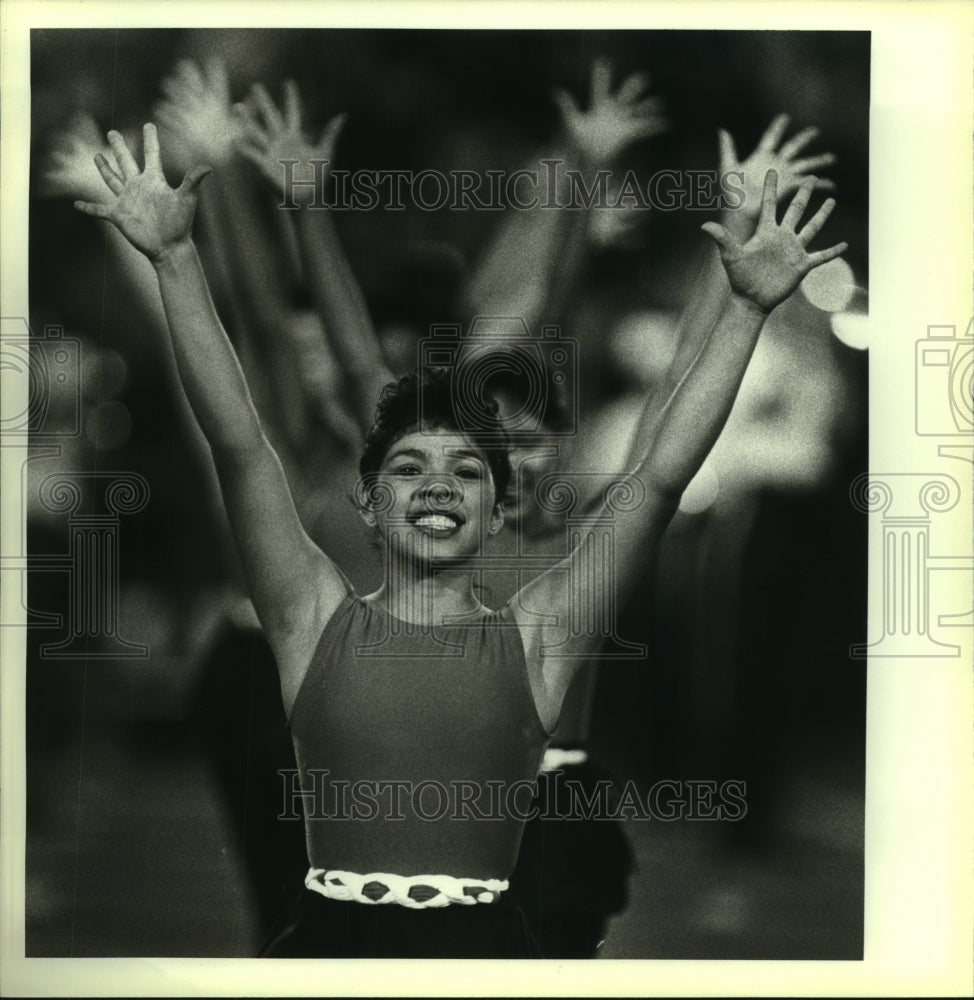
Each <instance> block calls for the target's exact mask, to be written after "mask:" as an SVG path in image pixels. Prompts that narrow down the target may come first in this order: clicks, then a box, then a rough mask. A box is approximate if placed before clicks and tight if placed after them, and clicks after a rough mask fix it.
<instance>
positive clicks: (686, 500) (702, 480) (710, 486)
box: [680, 463, 720, 514]
mask: <svg viewBox="0 0 974 1000" xmlns="http://www.w3.org/2000/svg"><path fill="white" fill-rule="evenodd" d="M719 491H720V480H719V479H718V478H717V473H716V472H714V469H713V466H712V465H711V464H710V463H705V464H704V465H703V466H702V467H701V469H700V471H699V472H698V473H697V474H696V475H695V476H694V477H693V479H692V480H690V485H689V486H688V487H687V488H686V489H685V490H684V491H683V496H682V497H680V510H682V511H683V513H684V514H701V513H703V511H705V510H706V509H707V508H708V507H709V506H710V505H711V504H712V503H713V502H714V501H715V500H716V499H717V493H718V492H719Z"/></svg>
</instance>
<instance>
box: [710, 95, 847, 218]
mask: <svg viewBox="0 0 974 1000" xmlns="http://www.w3.org/2000/svg"><path fill="white" fill-rule="evenodd" d="M790 122H791V118H790V117H789V116H788V115H784V114H782V115H778V117H777V118H775V120H774V121H773V122H772V123H771V124H770V125H769V126H768V127H767V129H765V131H764V135H762V136H761V138H760V140H759V141H758V144H757V146H756V147H755V148H754V151H753V152H752V153H751V155H750V156H748V157H746V158H745V159H743V160H741V159H739V158H738V155H737V149H736V148H735V145H734V140H733V138H732V137H731V134H730V133H729V132H727V131H726V130H725V129H720V130H719V131H718V136H719V141H720V171H721V173H722V174H726V173H729V172H731V171H737V172H739V173H741V174H742V175H743V183H742V187H743V189H744V204H743V205H742V206H741V209H740V211H741V213H742V214H743V215H744V216H746V217H747V219H748V220H749V221H751V222H752V223H753V222H755V221H756V220H757V218H758V216H759V215H760V214H761V205H762V201H763V197H764V179H765V177H766V175H767V173H768V171H769V170H773V171H774V172H775V174H776V175H777V177H778V185H777V190H778V197H779V198H784V197H785V195H788V194H791V192H792V191H795V190H796V189H797V188H798V187H799V186H800V185H801V184H802V183H804V181H805V180H806V179H807V178H808V177H810V176H812V174H814V172H815V171H818V170H822V169H823V168H825V167H830V166H832V164H833V163H835V156H834V155H833V154H832V153H819V154H817V155H814V156H804V157H803V156H800V154H801V153H802V152H803V151H804V149H805V148H806V147H807V146H808V145H809V144H810V143H811V142H812V141H813V140H814V139H816V138H817V137H818V134H819V130H818V129H817V128H815V127H810V128H805V129H802V130H801V131H800V132H798V133H796V134H795V135H794V136H792V137H791V138H790V139H789V140H788V141H787V142H784V143H782V139H784V137H785V133H786V132H787V131H788V125H789V124H790ZM814 188H815V190H818V191H833V190H834V189H835V184H834V183H833V182H832V181H830V180H828V179H827V178H822V177H815V178H814Z"/></svg>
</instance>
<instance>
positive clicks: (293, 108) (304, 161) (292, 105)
mask: <svg viewBox="0 0 974 1000" xmlns="http://www.w3.org/2000/svg"><path fill="white" fill-rule="evenodd" d="M234 111H235V113H236V114H237V115H238V117H239V119H240V123H241V139H240V141H239V148H240V152H241V153H242V154H243V155H244V156H246V157H247V158H248V159H249V160H251V161H252V162H253V163H254V164H256V166H257V167H258V168H259V169H260V171H261V173H262V174H263V175H264V176H265V177H266V178H267V179H268V180H269V181H270V182H271V183H272V184H273V185H274V186H275V187H276V188H277V189H278V190H280V191H282V192H283V191H284V187H285V178H286V177H287V174H286V173H285V170H284V167H283V164H284V163H287V162H291V163H293V174H291V177H292V178H293V181H294V184H293V187H292V191H291V194H292V195H293V197H294V198H295V200H296V201H298V202H310V201H312V200H313V199H314V196H315V193H316V191H315V189H314V188H311V187H309V186H308V185H309V183H310V182H319V183H320V184H324V182H325V181H326V180H327V178H328V174H329V172H330V171H329V167H330V165H331V161H332V157H333V156H334V152H335V144H336V142H337V141H338V136H339V133H340V132H341V130H342V126H343V125H344V124H345V115H336V116H335V117H334V118H332V119H331V120H330V121H329V122H328V124H327V125H326V126H325V129H324V131H323V132H322V134H321V137H320V138H319V140H318V141H317V142H312V141H311V140H309V139H308V137H307V136H306V135H305V133H304V131H303V130H302V128H301V95H300V93H299V91H298V88H297V84H295V83H294V81H293V80H287V81H285V83H284V109H283V113H282V112H281V111H280V110H278V108H277V106H276V105H275V104H274V102H273V101H272V100H271V97H270V95H269V94H268V93H267V91H266V89H265V88H264V87H263V86H261V84H259V83H258V84H254V87H253V89H252V90H251V97H250V100H249V101H248V102H247V103H246V104H238V105H236V106H235V108H234ZM323 161H327V163H324V162H323ZM316 164H317V165H316ZM318 193H320V192H318Z"/></svg>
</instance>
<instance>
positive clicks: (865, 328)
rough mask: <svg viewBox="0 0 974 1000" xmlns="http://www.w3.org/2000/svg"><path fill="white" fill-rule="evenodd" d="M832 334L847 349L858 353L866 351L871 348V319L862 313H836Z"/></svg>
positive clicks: (833, 319) (833, 318)
mask: <svg viewBox="0 0 974 1000" xmlns="http://www.w3.org/2000/svg"><path fill="white" fill-rule="evenodd" d="M832 332H833V333H834V334H835V335H836V337H838V338H839V340H841V341H842V343H843V344H845V345H846V347H852V348H854V349H855V350H857V351H864V350H866V348H868V347H869V317H868V316H864V315H863V314H862V313H847V312H840V313H834V314H833V315H832Z"/></svg>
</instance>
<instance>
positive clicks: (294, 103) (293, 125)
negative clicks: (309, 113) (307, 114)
mask: <svg viewBox="0 0 974 1000" xmlns="http://www.w3.org/2000/svg"><path fill="white" fill-rule="evenodd" d="M284 123H285V125H286V126H287V129H288V131H289V132H296V131H298V130H299V129H300V128H301V92H300V91H299V90H298V85H297V84H296V83H295V82H294V81H293V80H285V81H284Z"/></svg>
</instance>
